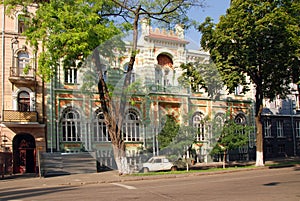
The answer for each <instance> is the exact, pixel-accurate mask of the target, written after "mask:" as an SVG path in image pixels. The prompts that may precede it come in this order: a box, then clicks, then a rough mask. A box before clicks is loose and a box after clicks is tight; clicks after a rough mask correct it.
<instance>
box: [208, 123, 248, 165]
mask: <svg viewBox="0 0 300 201" xmlns="http://www.w3.org/2000/svg"><path fill="white" fill-rule="evenodd" d="M251 130H252V127H250V126H246V125H241V124H237V123H235V122H234V121H233V120H231V119H230V120H228V121H227V122H225V124H224V126H223V129H222V132H221V135H220V136H219V138H218V139H217V143H216V144H215V146H214V147H213V149H212V150H211V154H219V153H223V168H225V160H226V155H227V152H228V151H230V150H234V149H237V148H239V147H242V146H244V145H246V144H247V143H248V133H249V132H251Z"/></svg>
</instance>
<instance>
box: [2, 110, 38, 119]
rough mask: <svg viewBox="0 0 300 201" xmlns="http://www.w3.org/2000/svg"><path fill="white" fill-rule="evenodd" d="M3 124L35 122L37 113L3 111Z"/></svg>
mask: <svg viewBox="0 0 300 201" xmlns="http://www.w3.org/2000/svg"><path fill="white" fill-rule="evenodd" d="M3 121H4V122H37V121H38V113H37V112H36V111H34V112H31V111H28V112H20V111H14V110H4V111H3Z"/></svg>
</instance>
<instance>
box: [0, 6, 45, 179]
mask: <svg viewBox="0 0 300 201" xmlns="http://www.w3.org/2000/svg"><path fill="white" fill-rule="evenodd" d="M0 9H1V12H0V13H1V14H0V15H1V16H0V18H1V29H2V32H1V47H0V51H1V64H0V79H1V100H0V103H1V124H0V135H1V137H0V139H1V141H0V146H1V151H0V152H1V155H3V156H4V155H5V156H6V157H3V158H1V161H0V163H1V166H2V167H3V170H4V173H8V172H9V173H33V172H36V166H37V155H38V153H37V152H38V150H39V151H46V143H45V142H46V140H45V126H46V123H45V120H46V118H45V108H44V85H43V82H42V80H41V79H40V77H39V76H38V75H37V72H36V69H37V62H36V61H37V55H38V52H36V51H35V50H34V49H32V48H31V47H30V46H29V45H28V44H27V43H26V40H25V37H24V36H22V33H23V32H24V30H25V29H26V26H25V23H24V20H25V16H24V15H23V13H22V12H21V11H15V12H13V13H11V15H5V13H4V8H3V5H1V7H0ZM30 9H32V12H34V7H32V8H30ZM1 155H0V156H1ZM12 167H13V168H12ZM2 173H3V172H2Z"/></svg>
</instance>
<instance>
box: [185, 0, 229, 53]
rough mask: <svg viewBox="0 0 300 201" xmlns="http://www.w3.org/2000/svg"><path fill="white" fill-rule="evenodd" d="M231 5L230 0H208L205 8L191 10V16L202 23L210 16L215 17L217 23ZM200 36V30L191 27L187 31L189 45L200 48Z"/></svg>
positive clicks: (192, 47)
mask: <svg viewBox="0 0 300 201" xmlns="http://www.w3.org/2000/svg"><path fill="white" fill-rule="evenodd" d="M229 5H230V0H206V6H205V7H204V8H196V9H192V10H191V11H190V18H192V19H193V20H196V21H197V22H200V23H202V22H204V20H205V18H206V17H208V16H209V17H211V18H213V19H214V23H217V22H218V21H219V17H220V16H221V15H224V14H226V10H227V9H228V8H229ZM200 37H201V35H200V32H198V31H197V30H195V29H192V28H191V29H189V30H186V31H185V38H186V39H187V40H188V41H190V44H189V45H188V47H189V48H191V49H199V46H200V45H199V44H200Z"/></svg>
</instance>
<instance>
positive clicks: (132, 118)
mask: <svg viewBox="0 0 300 201" xmlns="http://www.w3.org/2000/svg"><path fill="white" fill-rule="evenodd" d="M139 119H140V118H139V114H138V112H136V111H135V110H133V109H129V110H128V112H127V113H126V117H125V120H124V123H123V139H124V141H125V142H140V141H142V138H141V122H140V120H139Z"/></svg>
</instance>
